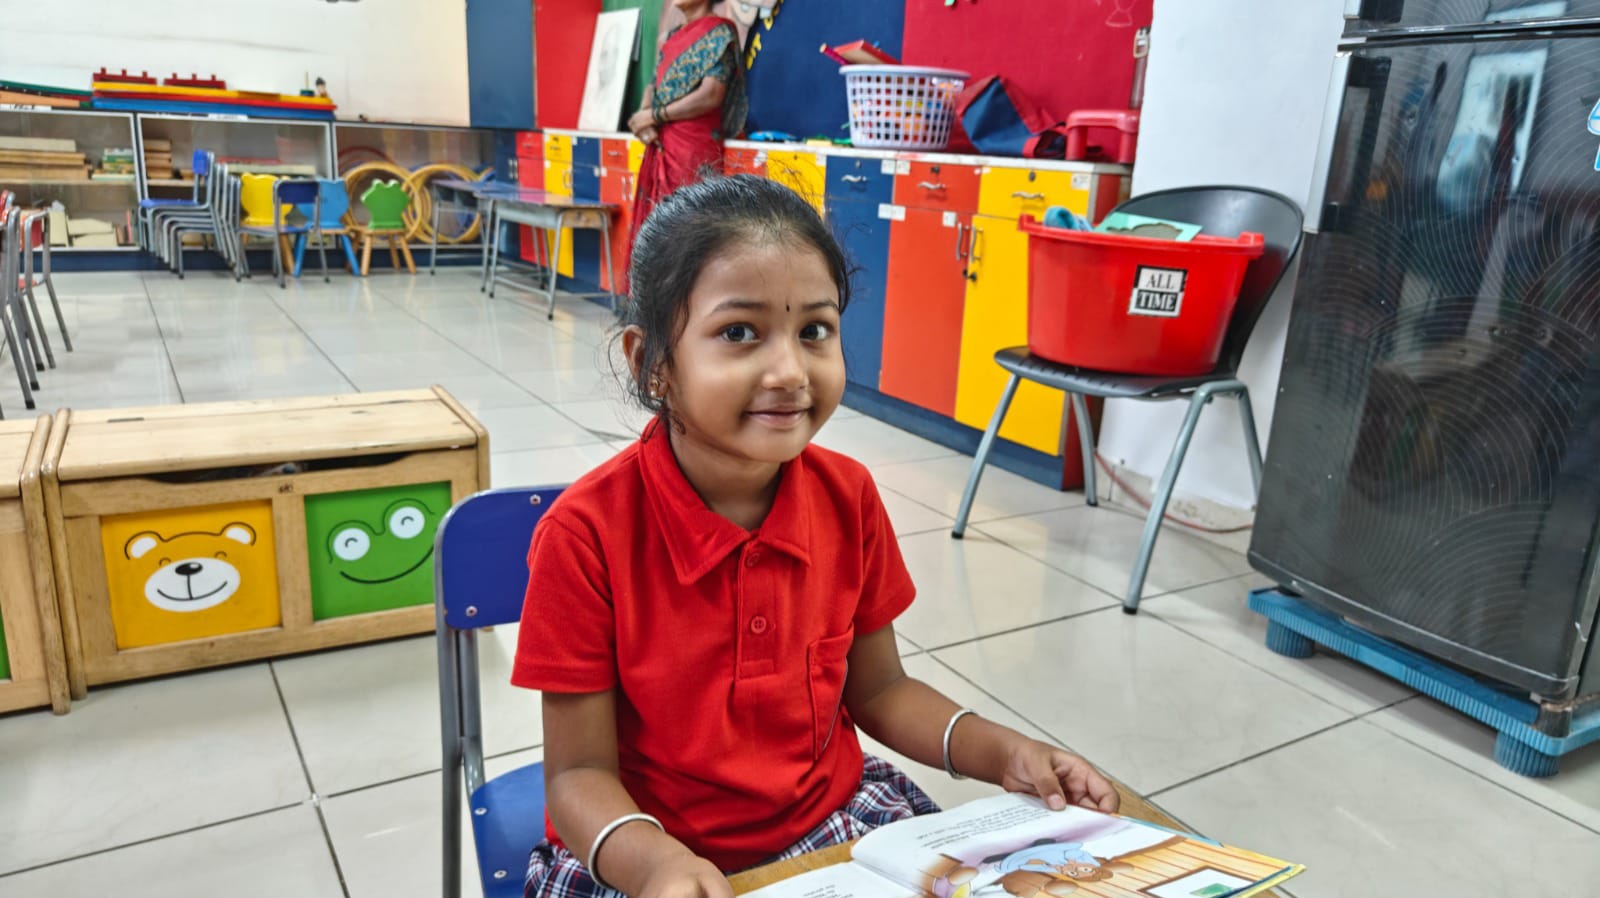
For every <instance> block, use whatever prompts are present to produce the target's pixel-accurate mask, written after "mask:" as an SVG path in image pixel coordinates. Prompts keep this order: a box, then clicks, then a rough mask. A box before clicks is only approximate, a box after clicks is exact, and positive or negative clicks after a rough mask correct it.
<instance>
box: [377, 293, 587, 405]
mask: <svg viewBox="0 0 1600 898" xmlns="http://www.w3.org/2000/svg"><path fill="white" fill-rule="evenodd" d="M372 290H373V292H374V293H376V294H377V295H378V296H379V297H380V298H382V299H383V301H384V302H386V303H388V304H390V305H392V306H394V307H395V308H396V309H399V310H400V311H401V312H404V313H405V314H407V315H409V316H411V318H412V319H414V320H415V321H416V322H417V323H418V324H420V325H422V326H423V327H424V328H427V329H428V330H430V331H432V332H433V333H434V334H436V335H437V336H438V337H439V338H440V339H442V340H444V341H445V342H447V343H449V344H450V345H451V346H454V347H455V348H456V349H458V350H460V351H462V352H464V353H466V354H467V355H470V356H472V357H473V358H477V357H478V353H475V352H473V351H471V350H470V349H468V348H467V347H465V346H463V345H461V343H460V342H458V341H457V340H456V339H455V338H454V337H451V336H450V335H449V334H447V333H445V332H444V331H442V330H440V329H439V328H438V327H436V326H435V325H434V324H433V322H431V321H428V320H427V319H425V318H423V317H422V316H420V315H418V314H417V313H415V312H413V311H412V310H411V309H409V308H406V307H405V306H404V305H402V304H401V303H399V302H396V301H395V299H394V298H393V297H391V296H390V295H389V294H388V293H387V292H386V290H385V289H384V288H383V287H381V286H380V287H374V288H372ZM491 301H492V300H491V299H489V298H488V296H487V294H485V298H484V302H486V303H487V302H491ZM545 325H546V326H550V327H551V329H552V330H554V327H553V326H551V325H550V324H549V322H548V321H546V322H545ZM558 333H559V331H558ZM566 336H568V337H571V338H572V339H574V340H575V339H576V337H573V336H572V335H571V334H567V335H566ZM480 361H481V359H480ZM483 366H484V367H485V368H487V369H489V371H490V372H492V373H493V374H495V375H497V376H498V377H499V378H500V379H501V380H503V381H505V382H506V383H509V384H511V385H512V386H513V387H516V388H517V389H518V390H521V391H522V392H523V393H526V394H527V395H528V396H530V397H532V398H533V400H534V402H537V403H543V404H544V405H546V406H549V407H550V408H551V409H552V410H554V411H555V412H556V413H557V414H561V416H562V417H563V418H566V417H567V416H566V415H565V414H562V413H561V410H560V409H557V408H555V403H552V402H550V401H549V400H547V399H545V398H544V397H543V396H539V395H537V394H535V393H534V392H533V391H532V390H529V389H528V388H527V387H524V386H523V385H522V384H520V383H517V382H516V381H515V380H513V379H512V378H511V377H510V375H508V374H506V372H504V371H502V370H500V369H499V368H498V367H496V366H494V365H490V364H488V363H487V362H485V363H484V365H483ZM567 420H569V421H571V420H572V419H571V418H567ZM572 423H573V424H575V425H577V426H578V427H579V428H581V429H583V430H588V428H586V427H583V425H581V424H578V422H576V421H572Z"/></svg>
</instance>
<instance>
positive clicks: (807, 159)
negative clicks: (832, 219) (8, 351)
mask: <svg viewBox="0 0 1600 898" xmlns="http://www.w3.org/2000/svg"><path fill="white" fill-rule="evenodd" d="M826 173H827V161H826V157H824V156H822V155H819V154H818V153H815V152H813V151H811V150H793V149H791V150H773V151H772V152H770V153H768V154H767V177H768V178H771V179H772V180H774V181H777V182H778V183H779V184H783V185H786V186H787V187H788V188H789V189H791V190H793V191H794V192H795V193H798V194H800V195H801V196H803V197H805V198H806V199H807V200H808V201H810V203H811V205H813V206H815V207H816V208H817V212H818V214H821V212H822V211H823V198H824V197H825V196H826V195H827V177H826Z"/></svg>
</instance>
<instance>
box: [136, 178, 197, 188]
mask: <svg viewBox="0 0 1600 898" xmlns="http://www.w3.org/2000/svg"><path fill="white" fill-rule="evenodd" d="M144 183H145V184H146V185H147V186H150V187H193V186H194V182H193V181H185V180H183V179H182V178H150V179H148V180H146V181H145V182H144Z"/></svg>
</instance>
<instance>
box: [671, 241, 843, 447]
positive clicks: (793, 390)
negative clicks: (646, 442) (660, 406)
mask: <svg viewBox="0 0 1600 898" xmlns="http://www.w3.org/2000/svg"><path fill="white" fill-rule="evenodd" d="M685 317H686V322H685V326H684V329H683V333H682V334H681V335H680V336H679V337H678V341H677V344H676V345H675V346H674V347H673V354H672V364H671V366H670V368H669V369H668V370H666V371H664V372H662V377H663V380H664V381H665V385H666V388H667V389H666V393H667V405H668V407H669V409H670V410H671V412H672V413H673V415H674V416H675V417H676V418H677V420H678V421H679V422H680V423H681V424H682V426H683V432H682V433H681V434H679V435H678V438H679V439H681V440H688V441H691V442H692V443H693V444H694V446H693V449H694V450H706V451H707V452H701V451H697V452H696V454H697V455H701V454H706V455H707V457H710V458H719V460H720V461H723V462H737V463H750V462H758V463H770V464H774V465H777V464H782V463H784V462H787V461H790V460H791V459H793V458H795V457H796V456H798V455H799V454H800V451H801V450H802V449H804V448H805V447H806V444H807V443H809V442H811V438H812V437H813V436H815V435H816V433H817V431H818V430H819V429H821V427H822V425H823V424H824V423H825V422H826V421H827V420H828V417H829V416H830V415H832V414H833V411H834V409H836V408H838V406H839V399H840V397H841V396H843V395H844V381H845V375H844V354H843V351H842V350H841V348H840V343H839V288H838V287H837V286H835V285H834V282H833V278H832V277H831V276H830V275H829V273H828V267H827V264H826V263H825V262H824V260H823V257H822V254H821V253H818V252H817V251H816V250H814V249H811V248H810V247H805V248H803V249H795V248H794V246H793V244H792V243H790V244H788V245H784V244H783V243H782V242H781V241H767V240H763V241H760V242H755V243H740V244H735V245H733V246H731V247H728V248H727V249H725V250H724V251H723V252H721V253H719V254H718V255H717V256H716V257H714V258H713V259H711V260H710V261H709V262H707V263H706V265H705V267H704V268H702V269H701V271H700V276H699V278H698V279H696V281H695V283H694V287H693V288H692V289H691V290H690V292H689V302H688V307H687V309H686V316H685ZM679 455H680V461H681V460H682V457H683V453H682V452H680V453H679Z"/></svg>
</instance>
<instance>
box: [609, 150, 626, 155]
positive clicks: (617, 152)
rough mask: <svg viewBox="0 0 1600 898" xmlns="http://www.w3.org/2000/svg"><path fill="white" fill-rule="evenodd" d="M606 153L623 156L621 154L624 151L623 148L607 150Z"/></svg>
mask: <svg viewBox="0 0 1600 898" xmlns="http://www.w3.org/2000/svg"><path fill="white" fill-rule="evenodd" d="M606 155H607V156H621V155H623V152H622V151H621V150H606Z"/></svg>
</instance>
